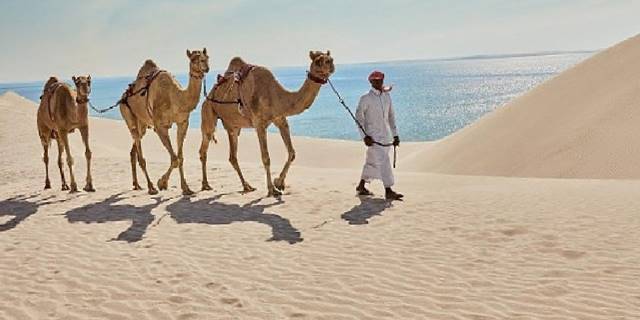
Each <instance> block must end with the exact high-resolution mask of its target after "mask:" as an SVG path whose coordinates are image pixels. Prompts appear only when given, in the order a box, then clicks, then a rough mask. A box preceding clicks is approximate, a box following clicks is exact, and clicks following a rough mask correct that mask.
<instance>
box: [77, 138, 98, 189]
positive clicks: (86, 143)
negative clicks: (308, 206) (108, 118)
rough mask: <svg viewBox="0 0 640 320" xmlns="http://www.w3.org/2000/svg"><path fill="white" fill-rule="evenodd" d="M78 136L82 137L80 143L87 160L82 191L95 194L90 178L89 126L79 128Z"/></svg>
mask: <svg viewBox="0 0 640 320" xmlns="http://www.w3.org/2000/svg"><path fill="white" fill-rule="evenodd" d="M80 135H82V143H84V157H85V158H86V159H87V184H86V185H85V186H84V188H83V190H84V191H87V192H95V191H96V189H94V188H93V179H92V178H91V149H90V148H89V126H84V127H81V128H80Z"/></svg>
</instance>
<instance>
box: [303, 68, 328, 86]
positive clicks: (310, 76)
mask: <svg viewBox="0 0 640 320" xmlns="http://www.w3.org/2000/svg"><path fill="white" fill-rule="evenodd" d="M307 78H308V79H309V80H311V81H313V82H315V83H317V84H319V85H323V84H326V83H327V81H329V78H326V79H323V78H320V77H318V76H315V75H313V73H311V71H307Z"/></svg>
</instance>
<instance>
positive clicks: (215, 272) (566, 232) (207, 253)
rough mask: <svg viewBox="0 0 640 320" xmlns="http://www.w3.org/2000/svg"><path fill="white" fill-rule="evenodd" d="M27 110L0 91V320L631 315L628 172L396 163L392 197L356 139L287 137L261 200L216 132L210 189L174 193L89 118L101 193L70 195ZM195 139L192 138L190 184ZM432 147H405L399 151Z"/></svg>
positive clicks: (638, 299)
mask: <svg viewBox="0 0 640 320" xmlns="http://www.w3.org/2000/svg"><path fill="white" fill-rule="evenodd" d="M35 111H36V109H35V104H34V103H33V102H30V101H27V100H25V99H23V98H21V97H18V96H16V95H14V94H5V95H4V96H2V97H0V154H1V155H2V156H1V157H0V180H1V181H2V187H1V188H0V253H1V254H0V288H1V289H0V319H136V320H138V319H332V320H333V319H430V320H431V319H433V320H439V319H443V320H445V319H446V320H460V319H475V320H478V319H510V320H511V319H514V320H515V319H549V320H551V319H598V320H600V319H601V320H611V319H639V318H640V251H639V250H638V248H640V231H639V230H640V229H638V228H637V226H638V225H639V224H640V215H638V213H637V212H638V208H640V182H638V181H616V180H610V181H604V180H602V181H597V180H556V179H529V178H527V179H521V178H499V177H480V176H478V177H471V176H455V175H442V174H429V173H421V172H410V171H399V172H397V180H398V185H397V188H398V189H399V190H400V191H402V192H404V193H405V194H406V200H405V201H404V202H395V203H392V204H390V203H388V202H386V201H384V200H383V199H382V197H381V196H380V193H381V192H380V191H381V188H382V186H381V185H379V184H376V185H374V186H373V188H372V189H373V190H374V191H375V192H376V193H377V194H378V195H377V196H376V197H374V198H358V197H356V196H355V195H354V187H355V181H356V180H357V179H358V176H359V170H360V162H361V160H362V156H363V155H362V152H363V150H362V147H361V144H360V143H357V142H347V141H331V140H319V139H309V138H299V137H296V138H294V143H295V145H296V147H297V150H298V152H297V159H296V162H295V163H294V166H293V167H292V170H291V171H290V174H289V178H288V179H289V180H288V188H287V190H286V194H285V195H284V196H283V197H282V198H281V199H280V200H278V199H270V198H263V196H264V194H265V193H266V191H265V190H264V173H263V169H262V167H261V165H260V164H259V163H258V159H259V157H258V151H257V148H256V145H257V142H256V140H255V136H253V135H252V134H251V133H243V134H242V135H241V142H240V149H241V150H242V151H241V154H240V158H241V160H243V161H244V162H243V163H242V166H243V168H244V170H245V176H246V177H247V179H248V180H249V181H250V182H251V183H252V184H253V185H254V186H256V187H258V191H256V192H254V193H250V194H240V193H239V192H238V191H239V190H240V189H241V188H240V183H239V182H238V179H237V177H236V174H235V172H233V170H232V168H231V166H230V165H229V164H228V162H227V161H226V159H227V153H226V152H227V147H226V144H225V142H224V141H225V140H226V139H224V138H225V137H224V131H221V132H219V135H218V138H219V140H220V141H221V143H220V144H219V145H217V146H215V147H214V148H213V149H212V150H211V151H210V158H211V161H210V182H211V183H212V186H213V187H214V188H215V190H214V191H211V192H199V193H197V195H196V196H194V197H189V198H185V197H182V196H181V191H180V189H179V188H177V186H178V178H177V173H176V174H174V176H173V177H172V179H171V181H170V188H169V190H167V191H165V192H161V193H160V194H159V195H157V196H149V195H147V194H146V193H145V192H134V191H131V190H130V189H131V180H130V179H131V177H130V172H129V170H130V166H129V154H128V149H129V146H130V143H131V142H130V139H129V136H128V133H127V130H126V128H125V125H124V124H123V123H122V122H119V121H111V120H103V119H90V121H91V138H90V139H91V144H92V147H93V155H94V165H93V167H94V171H93V176H94V184H95V187H96V189H97V192H95V193H91V194H88V193H84V192H80V193H77V194H68V193H66V192H62V191H60V190H58V189H59V181H60V180H59V177H58V175H57V174H56V171H57V170H55V167H56V165H55V161H52V168H53V169H52V172H53V174H52V185H53V187H54V189H53V190H47V191H43V190H42V187H43V184H44V167H43V164H42V161H41V153H42V151H41V147H40V145H39V141H38V137H37V134H36V127H35ZM77 135H78V134H77V133H75V134H74V136H73V137H72V138H71V140H72V142H73V145H72V152H73V154H74V156H75V159H76V170H75V172H76V173H77V178H78V180H79V181H80V182H81V183H80V185H82V182H83V179H84V165H85V164H84V157H83V152H82V148H81V143H80V138H79V137H78V136H77ZM199 139H200V135H199V131H198V130H191V131H190V132H189V133H188V136H187V142H186V151H185V155H186V159H185V160H186V167H185V173H186V175H187V180H188V181H189V183H190V184H191V186H192V188H194V189H197V188H198V187H199V186H200V164H199V161H198V156H197V148H198V145H199V143H200V140H199ZM270 139H271V140H270V147H271V149H272V155H273V162H272V163H273V167H274V169H275V170H277V169H279V168H280V165H281V163H282V161H283V160H284V154H285V153H284V148H283V147H282V143H281V142H279V141H278V139H279V137H278V136H272V137H270ZM143 146H144V150H145V154H146V156H147V161H148V166H149V170H150V174H151V175H152V176H153V178H154V179H157V178H158V176H159V175H160V174H161V173H162V172H163V171H164V170H165V169H166V166H167V165H168V157H167V155H166V153H165V152H164V150H163V148H162V146H161V145H160V143H159V142H158V139H157V137H156V136H155V135H154V134H153V133H150V134H149V135H148V136H147V137H146V138H145V139H144V142H143ZM435 147H437V144H436V145H432V144H405V145H403V147H402V148H401V156H402V158H401V161H402V162H403V163H409V162H411V161H413V160H411V158H414V159H415V157H416V155H418V156H419V155H420V153H422V152H424V150H427V148H435ZM52 158H54V159H55V152H53V155H52ZM476 160H478V159H476ZM401 168H405V167H404V166H403V165H402V163H401Z"/></svg>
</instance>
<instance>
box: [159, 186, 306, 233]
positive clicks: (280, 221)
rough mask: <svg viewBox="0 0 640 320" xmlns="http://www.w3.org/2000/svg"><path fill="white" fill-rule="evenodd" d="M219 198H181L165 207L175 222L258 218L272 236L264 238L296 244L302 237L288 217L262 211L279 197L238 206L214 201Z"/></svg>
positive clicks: (211, 223)
mask: <svg viewBox="0 0 640 320" xmlns="http://www.w3.org/2000/svg"><path fill="white" fill-rule="evenodd" d="M219 198H220V196H216V197H213V198H211V199H202V200H197V201H191V199H190V198H181V199H180V200H178V201H176V202H174V203H172V204H170V205H168V206H167V211H168V212H169V215H170V216H171V218H173V220H175V221H176V223H201V224H209V225H225V224H231V223H234V222H257V223H262V224H266V225H268V226H269V227H271V238H269V239H267V241H286V242H288V243H289V244H296V243H298V242H301V241H303V240H304V239H303V238H301V236H300V231H298V229H296V228H294V227H293V226H292V225H291V222H290V221H289V219H285V218H283V217H281V216H279V215H277V214H273V213H265V212H264V210H265V209H267V208H269V207H272V206H275V205H278V204H281V203H283V202H282V201H281V200H280V201H278V202H275V203H273V204H269V205H256V204H257V203H258V202H260V200H261V199H257V200H253V201H251V202H249V203H247V204H245V205H243V206H240V205H237V204H226V203H222V202H216V200H218V199H219Z"/></svg>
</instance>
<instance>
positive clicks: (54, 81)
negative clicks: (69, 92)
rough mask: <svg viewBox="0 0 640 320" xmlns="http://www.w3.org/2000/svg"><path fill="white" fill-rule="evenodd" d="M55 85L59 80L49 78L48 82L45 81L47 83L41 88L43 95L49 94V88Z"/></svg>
mask: <svg viewBox="0 0 640 320" xmlns="http://www.w3.org/2000/svg"><path fill="white" fill-rule="evenodd" d="M56 83H60V80H58V78H56V77H53V76H51V77H49V80H47V82H46V83H45V84H44V88H43V90H42V91H43V92H42V93H43V94H46V93H47V92H49V91H50V90H51V88H52V87H53V85H54V84H56Z"/></svg>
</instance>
